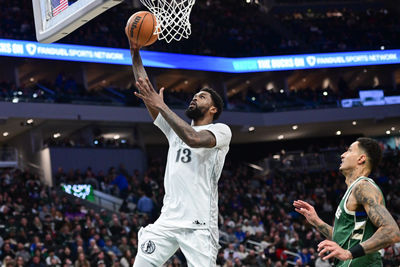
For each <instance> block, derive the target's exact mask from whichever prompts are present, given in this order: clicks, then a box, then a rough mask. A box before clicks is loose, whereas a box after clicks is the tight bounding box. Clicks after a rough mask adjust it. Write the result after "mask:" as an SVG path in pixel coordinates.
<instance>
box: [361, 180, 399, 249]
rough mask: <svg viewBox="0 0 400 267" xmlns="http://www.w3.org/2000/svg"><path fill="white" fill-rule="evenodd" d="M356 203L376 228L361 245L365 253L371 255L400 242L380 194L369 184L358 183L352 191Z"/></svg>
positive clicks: (395, 225) (395, 227)
mask: <svg viewBox="0 0 400 267" xmlns="http://www.w3.org/2000/svg"><path fill="white" fill-rule="evenodd" d="M353 194H354V197H355V198H356V200H357V203H358V204H360V205H362V206H363V207H364V209H365V211H366V212H367V214H368V218H369V219H370V220H371V222H372V223H373V224H374V225H375V226H376V227H377V228H378V229H377V231H376V232H375V233H374V234H373V235H372V236H371V237H370V238H369V239H368V240H366V241H364V242H362V243H361V245H362V247H363V248H364V251H365V253H367V254H368V253H372V252H375V251H378V250H379V249H381V248H386V247H387V246H389V245H391V244H393V243H396V242H398V241H399V240H400V232H399V227H398V226H397V223H396V222H395V220H394V219H393V217H392V216H391V215H390V213H389V211H388V210H387V209H386V207H385V206H384V205H383V198H382V195H381V193H380V192H379V191H378V189H377V188H375V187H374V186H373V185H372V184H370V183H369V182H364V181H362V182H360V183H359V184H358V185H357V186H356V187H355V188H354V190H353Z"/></svg>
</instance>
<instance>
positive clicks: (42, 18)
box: [32, 0, 124, 43]
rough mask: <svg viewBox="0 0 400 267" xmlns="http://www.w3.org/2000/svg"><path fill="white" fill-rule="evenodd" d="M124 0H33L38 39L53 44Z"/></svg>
mask: <svg viewBox="0 0 400 267" xmlns="http://www.w3.org/2000/svg"><path fill="white" fill-rule="evenodd" d="M123 1H124V0H76V1H71V0H70V1H68V0H32V6H33V15H34V18H35V28H36V39H37V40H38V41H39V42H41V43H52V42H55V41H57V40H59V39H61V38H63V37H65V36H66V35H68V34H70V33H71V32H73V31H74V30H76V29H77V28H79V27H80V26H82V25H83V24H85V23H86V22H88V21H89V20H91V19H93V18H94V17H96V16H98V15H100V14H101V13H103V12H105V11H107V10H108V9H110V8H112V7H113V6H116V5H118V4H120V3H122V2H123Z"/></svg>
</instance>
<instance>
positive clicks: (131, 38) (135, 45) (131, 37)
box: [125, 11, 158, 120]
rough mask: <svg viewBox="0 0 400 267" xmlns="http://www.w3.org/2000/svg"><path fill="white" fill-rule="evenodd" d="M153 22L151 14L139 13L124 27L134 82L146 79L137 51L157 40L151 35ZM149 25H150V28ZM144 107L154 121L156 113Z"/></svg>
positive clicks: (155, 36) (153, 26) (153, 18)
mask: <svg viewBox="0 0 400 267" xmlns="http://www.w3.org/2000/svg"><path fill="white" fill-rule="evenodd" d="M154 21H155V17H154V15H153V14H151V13H150V12H146V11H140V12H137V13H135V14H133V15H132V16H131V17H130V18H129V20H128V22H127V24H126V27H125V34H126V37H128V42H129V47H130V51H131V57H132V70H133V75H134V76H135V82H138V81H139V78H142V79H147V78H148V76H147V73H146V70H145V69H144V66H143V62H142V57H141V56H140V52H139V50H140V48H141V47H143V46H148V45H151V44H152V43H154V42H155V41H156V40H157V35H154V34H153V33H154V31H155V24H154ZM138 25H141V27H138ZM149 25H151V27H150V26H149ZM149 36H150V37H149ZM145 104H146V103H145ZM146 107H147V110H148V111H149V113H150V116H151V117H152V118H153V120H155V119H156V118H157V115H158V111H157V110H155V109H152V108H151V107H149V106H148V105H147V104H146Z"/></svg>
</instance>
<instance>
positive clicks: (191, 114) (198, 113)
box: [185, 105, 204, 121]
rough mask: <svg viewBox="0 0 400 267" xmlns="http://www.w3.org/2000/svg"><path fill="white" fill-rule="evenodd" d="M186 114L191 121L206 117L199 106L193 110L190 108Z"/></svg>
mask: <svg viewBox="0 0 400 267" xmlns="http://www.w3.org/2000/svg"><path fill="white" fill-rule="evenodd" d="M185 114H186V116H188V118H189V119H191V120H194V121H195V120H198V119H201V118H202V117H204V112H203V111H202V110H201V109H199V107H198V106H197V105H196V107H195V108H193V109H191V108H190V107H188V108H187V109H186V111H185Z"/></svg>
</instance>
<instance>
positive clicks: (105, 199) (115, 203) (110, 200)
mask: <svg viewBox="0 0 400 267" xmlns="http://www.w3.org/2000/svg"><path fill="white" fill-rule="evenodd" d="M93 193H94V201H95V203H96V204H97V205H98V206H100V207H101V208H104V209H107V210H109V211H112V212H119V209H120V207H121V205H122V203H123V202H124V201H123V200H122V199H120V198H118V197H115V196H112V195H109V194H106V193H103V192H101V191H97V190H93Z"/></svg>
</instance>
